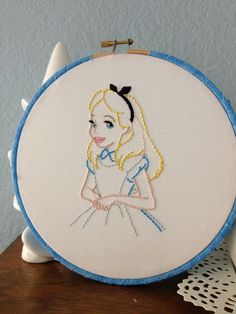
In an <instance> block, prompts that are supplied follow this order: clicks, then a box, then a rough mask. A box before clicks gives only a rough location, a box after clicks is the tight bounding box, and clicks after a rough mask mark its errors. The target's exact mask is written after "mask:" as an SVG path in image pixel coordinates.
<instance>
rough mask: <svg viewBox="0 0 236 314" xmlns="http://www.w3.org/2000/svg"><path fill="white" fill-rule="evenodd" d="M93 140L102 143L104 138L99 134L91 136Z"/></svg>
mask: <svg viewBox="0 0 236 314" xmlns="http://www.w3.org/2000/svg"><path fill="white" fill-rule="evenodd" d="M93 140H94V142H95V143H96V144H99V143H102V142H103V141H104V140H105V137H101V136H95V137H93Z"/></svg>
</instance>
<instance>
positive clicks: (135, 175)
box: [127, 155, 149, 183]
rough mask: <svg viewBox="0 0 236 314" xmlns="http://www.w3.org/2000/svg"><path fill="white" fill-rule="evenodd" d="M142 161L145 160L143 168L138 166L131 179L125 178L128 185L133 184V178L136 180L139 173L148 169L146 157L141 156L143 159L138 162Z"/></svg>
mask: <svg viewBox="0 0 236 314" xmlns="http://www.w3.org/2000/svg"><path fill="white" fill-rule="evenodd" d="M143 159H145V160H146V162H145V163H144V165H143V166H140V165H139V168H138V171H137V172H136V173H135V174H134V175H133V177H132V178H127V180H128V181H129V182H130V183H133V182H134V178H136V177H137V176H138V175H139V173H140V172H141V171H142V170H143V169H145V170H147V169H148V167H149V160H148V158H147V156H146V155H143V157H142V159H141V160H140V162H141V161H142V160H143Z"/></svg>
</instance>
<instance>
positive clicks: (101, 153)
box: [99, 147, 115, 162]
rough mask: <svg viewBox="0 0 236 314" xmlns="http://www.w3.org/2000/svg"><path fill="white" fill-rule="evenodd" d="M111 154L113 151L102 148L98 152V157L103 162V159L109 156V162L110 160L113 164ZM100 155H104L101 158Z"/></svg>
mask: <svg viewBox="0 0 236 314" xmlns="http://www.w3.org/2000/svg"><path fill="white" fill-rule="evenodd" d="M105 151H106V152H107V153H106V154H105V155H104V152H105ZM113 152H114V150H112V151H109V150H108V149H107V148H106V147H104V148H103V149H102V151H101V152H100V154H99V157H100V158H101V159H102V160H103V159H105V158H107V156H109V158H110V160H111V161H112V162H115V160H113V159H112V157H111V154H112V153H113ZM102 155H104V156H102Z"/></svg>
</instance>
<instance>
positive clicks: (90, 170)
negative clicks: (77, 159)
mask: <svg viewBox="0 0 236 314" xmlns="http://www.w3.org/2000/svg"><path fill="white" fill-rule="evenodd" d="M86 167H87V168H88V171H89V172H91V173H92V174H93V175H94V174H95V172H94V171H93V170H92V169H91V167H90V165H89V160H88V159H87V160H86Z"/></svg>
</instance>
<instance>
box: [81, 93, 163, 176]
mask: <svg viewBox="0 0 236 314" xmlns="http://www.w3.org/2000/svg"><path fill="white" fill-rule="evenodd" d="M117 97H118V98H119V99H117ZM125 97H126V98H128V100H129V101H130V103H131V104H132V107H133V110H134V119H133V122H132V123H131V122H130V120H129V118H130V111H129V108H128V106H127V104H125V103H124V100H122V99H121V97H120V96H118V95H117V93H115V92H114V91H112V90H110V89H105V90H98V91H97V92H96V93H95V94H94V96H93V97H92V99H91V101H90V103H89V106H88V107H89V112H90V115H91V114H92V111H93V109H94V108H95V107H96V106H97V105H99V104H101V103H103V104H105V105H106V107H107V108H108V109H109V110H110V111H111V112H113V113H114V114H115V115H116V118H117V121H118V124H119V126H120V127H121V128H123V129H125V128H127V132H125V133H124V134H123V135H121V136H120V138H119V140H118V142H117V145H116V147H115V149H114V158H115V164H116V166H117V167H118V169H119V170H120V171H122V170H123V169H124V165H125V162H126V161H127V160H130V158H132V157H136V156H139V155H142V154H144V153H145V154H147V156H151V158H150V161H151V162H150V164H149V167H148V169H147V172H148V174H149V178H150V179H149V181H152V180H154V179H156V178H158V177H159V175H160V174H161V172H162V170H163V166H164V163H163V158H162V156H161V154H160V152H159V151H158V149H157V148H156V146H155V145H154V143H153V142H152V140H151V138H150V136H149V134H148V130H147V127H146V124H145V121H144V117H143V112H142V109H141V107H140V105H139V104H138V102H137V100H136V99H135V98H134V97H133V96H131V95H130V94H126V95H125ZM99 150H100V149H99V148H98V147H97V145H96V144H95V143H94V141H93V140H92V139H91V141H90V142H89V144H88V147H87V151H86V155H87V159H88V160H89V161H90V162H91V163H92V165H93V167H94V168H95V169H98V155H99Z"/></svg>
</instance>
